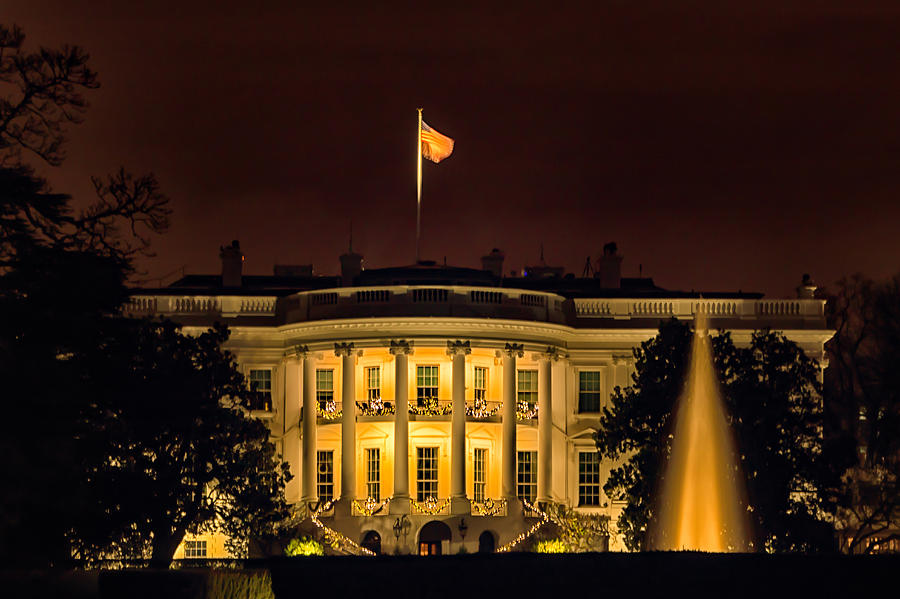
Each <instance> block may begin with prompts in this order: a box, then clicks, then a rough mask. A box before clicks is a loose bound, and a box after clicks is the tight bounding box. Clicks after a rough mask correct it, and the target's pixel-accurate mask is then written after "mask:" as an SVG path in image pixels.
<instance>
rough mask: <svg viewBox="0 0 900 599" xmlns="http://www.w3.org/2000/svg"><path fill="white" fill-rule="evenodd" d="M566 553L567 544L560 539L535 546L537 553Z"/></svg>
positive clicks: (539, 542) (541, 542) (540, 542)
mask: <svg viewBox="0 0 900 599" xmlns="http://www.w3.org/2000/svg"><path fill="white" fill-rule="evenodd" d="M566 551H567V549H566V544H565V543H563V542H562V541H561V540H559V539H548V540H546V541H538V542H536V543H535V544H534V552H535V553H566Z"/></svg>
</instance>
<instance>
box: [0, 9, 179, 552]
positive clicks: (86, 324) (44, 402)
mask: <svg viewBox="0 0 900 599" xmlns="http://www.w3.org/2000/svg"><path fill="white" fill-rule="evenodd" d="M24 41H25V36H24V34H23V33H22V31H21V30H20V29H19V28H18V27H15V26H12V27H6V26H2V25H0V377H2V380H3V381H4V387H3V393H2V406H3V408H4V418H3V419H2V424H0V451H2V452H3V455H4V460H3V461H2V463H0V476H2V478H3V480H5V481H8V483H9V484H8V485H7V488H8V489H9V491H8V492H5V493H3V494H2V495H0V558H3V559H5V560H7V562H8V563H9V562H14V563H15V562H18V563H23V562H24V563H28V564H29V565H45V564H48V563H60V562H62V561H64V560H66V559H68V558H69V556H70V551H69V546H68V544H67V543H66V531H67V530H68V529H69V527H70V526H71V520H72V518H73V517H74V516H75V515H77V514H78V513H79V512H80V508H81V504H82V501H83V500H86V497H84V495H83V487H82V486H81V485H80V481H81V475H80V474H81V471H80V470H79V468H80V466H81V464H80V462H79V455H78V454H77V453H76V452H75V451H74V443H75V439H76V436H77V433H78V430H79V426H80V424H81V422H82V418H83V410H84V408H85V406H86V405H88V404H87V403H86V402H85V399H86V398H87V394H85V393H84V385H83V382H84V377H85V372H84V371H83V370H82V368H83V366H84V364H85V360H86V357H87V356H96V348H97V347H98V343H99V340H100V339H101V338H102V337H103V336H104V335H105V334H106V332H107V331H109V330H110V328H111V327H114V326H115V325H114V323H115V322H116V320H117V319H116V317H115V314H116V313H117V311H118V308H119V306H120V305H121V304H122V302H123V301H124V300H125V299H126V297H127V291H126V288H125V284H124V283H125V280H126V278H127V277H128V275H129V274H130V273H131V272H132V262H131V260H132V258H133V257H134V256H135V255H136V254H137V253H139V252H146V251H147V250H148V247H149V235H151V234H154V233H160V232H162V231H164V230H165V229H166V227H167V224H168V215H169V209H168V205H167V203H168V199H167V198H166V197H165V195H163V194H162V193H161V191H160V189H159V186H158V184H157V182H156V179H155V178H154V177H153V175H143V176H137V177H136V176H132V175H131V174H129V173H127V172H126V171H124V170H123V169H120V170H119V171H118V172H117V173H115V174H114V175H111V176H109V177H104V178H95V179H94V186H95V190H96V192H97V200H96V201H95V202H94V203H93V204H92V205H90V206H89V207H88V208H86V209H84V210H82V211H80V212H78V213H76V212H75V211H74V210H73V209H72V207H71V197H70V196H68V195H67V194H65V193H59V192H56V191H54V190H52V189H51V188H50V186H49V185H48V184H47V182H46V181H45V180H43V179H42V178H40V177H38V176H37V175H36V174H35V170H34V168H33V167H32V166H31V165H30V164H29V162H28V160H34V161H36V162H37V163H38V164H43V165H45V166H51V167H52V166H57V165H59V164H61V163H62V161H63V159H64V157H65V154H64V142H65V135H66V128H67V126H69V125H71V124H77V123H78V122H80V121H81V119H82V118H83V115H84V113H85V111H86V109H87V106H88V104H87V100H86V98H85V96H84V94H85V93H86V92H87V91H90V90H93V89H95V88H97V87H98V83H97V78H96V74H95V73H94V72H93V71H92V70H91V69H90V67H89V66H88V56H87V54H86V53H85V52H84V51H83V50H81V49H80V48H78V47H75V46H71V47H68V46H67V47H63V48H62V49H60V50H54V49H47V48H40V49H39V50H37V51H33V52H29V51H26V50H25V49H24Z"/></svg>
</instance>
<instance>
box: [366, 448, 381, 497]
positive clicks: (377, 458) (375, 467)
mask: <svg viewBox="0 0 900 599" xmlns="http://www.w3.org/2000/svg"><path fill="white" fill-rule="evenodd" d="M366 495H367V496H368V497H371V498H372V499H374V500H375V501H381V450H380V449H367V450H366Z"/></svg>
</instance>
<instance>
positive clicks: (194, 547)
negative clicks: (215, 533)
mask: <svg viewBox="0 0 900 599" xmlns="http://www.w3.org/2000/svg"><path fill="white" fill-rule="evenodd" d="M184 557H185V558H188V559H195V558H204V557H206V541H185V542H184Z"/></svg>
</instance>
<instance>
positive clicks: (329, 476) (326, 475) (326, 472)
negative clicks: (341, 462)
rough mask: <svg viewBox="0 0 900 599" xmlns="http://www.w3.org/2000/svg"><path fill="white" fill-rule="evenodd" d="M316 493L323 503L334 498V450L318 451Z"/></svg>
mask: <svg viewBox="0 0 900 599" xmlns="http://www.w3.org/2000/svg"><path fill="white" fill-rule="evenodd" d="M316 461H317V462H318V468H317V469H316V493H318V495H319V501H322V502H323V503H324V502H326V501H331V500H332V499H334V452H333V451H317V452H316Z"/></svg>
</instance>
